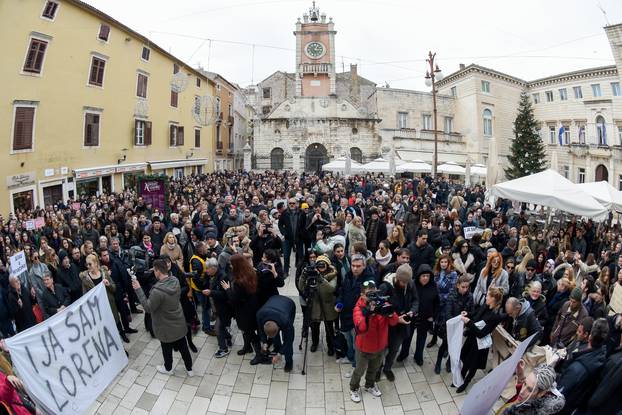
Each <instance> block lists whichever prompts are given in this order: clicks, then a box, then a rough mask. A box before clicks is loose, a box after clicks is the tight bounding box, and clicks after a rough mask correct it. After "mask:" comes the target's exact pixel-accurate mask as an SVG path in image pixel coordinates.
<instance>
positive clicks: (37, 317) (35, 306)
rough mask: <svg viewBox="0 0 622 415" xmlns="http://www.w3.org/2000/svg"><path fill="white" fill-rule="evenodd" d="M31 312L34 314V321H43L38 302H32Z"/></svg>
mask: <svg viewBox="0 0 622 415" xmlns="http://www.w3.org/2000/svg"><path fill="white" fill-rule="evenodd" d="M32 313H33V314H34V315H35V321H36V322H37V324H38V323H41V322H42V321H43V310H41V306H40V305H39V304H33V306H32Z"/></svg>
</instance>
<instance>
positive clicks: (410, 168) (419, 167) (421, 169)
mask: <svg viewBox="0 0 622 415" xmlns="http://www.w3.org/2000/svg"><path fill="white" fill-rule="evenodd" d="M395 171H396V172H397V173H407V172H408V173H430V172H431V171H432V166H431V165H429V164H428V163H426V162H424V161H421V160H413V161H407V162H406V163H403V164H400V165H399V166H397V167H396V169H395Z"/></svg>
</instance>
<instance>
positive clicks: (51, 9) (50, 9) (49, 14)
mask: <svg viewBox="0 0 622 415" xmlns="http://www.w3.org/2000/svg"><path fill="white" fill-rule="evenodd" d="M56 9H58V3H56V2H55V1H48V2H47V3H46V4H45V10H44V11H43V17H45V18H48V19H54V16H56Z"/></svg>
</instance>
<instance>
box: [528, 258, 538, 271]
mask: <svg viewBox="0 0 622 415" xmlns="http://www.w3.org/2000/svg"><path fill="white" fill-rule="evenodd" d="M537 266H538V263H537V262H536V260H535V259H530V260H529V261H527V268H533V269H536V267H537Z"/></svg>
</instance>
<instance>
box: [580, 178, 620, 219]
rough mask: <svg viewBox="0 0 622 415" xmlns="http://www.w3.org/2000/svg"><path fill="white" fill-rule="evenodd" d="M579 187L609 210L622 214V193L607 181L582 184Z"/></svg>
mask: <svg viewBox="0 0 622 415" xmlns="http://www.w3.org/2000/svg"><path fill="white" fill-rule="evenodd" d="M577 186H579V187H580V188H581V190H583V191H584V192H586V193H589V195H590V196H592V197H593V198H594V199H596V200H597V201H598V202H600V204H602V205H603V206H604V207H606V208H607V209H609V210H611V211H618V212H622V192H620V191H619V190H616V188H615V187H613V186H612V185H610V184H609V183H607V182H605V181H602V182H591V183H581V184H578V185H577Z"/></svg>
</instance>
